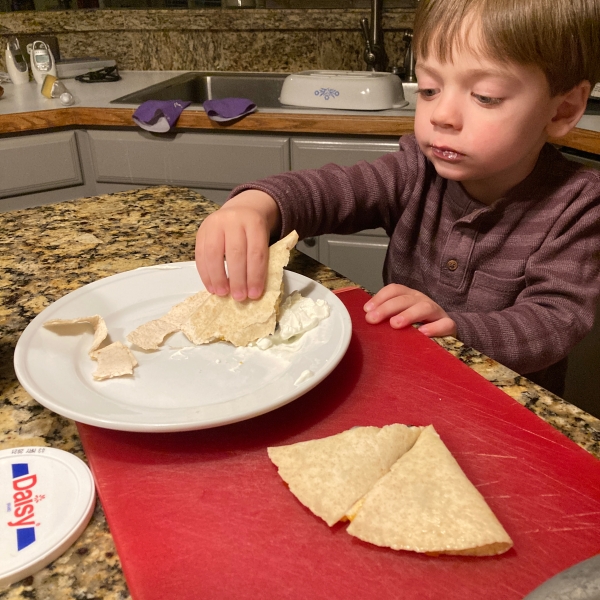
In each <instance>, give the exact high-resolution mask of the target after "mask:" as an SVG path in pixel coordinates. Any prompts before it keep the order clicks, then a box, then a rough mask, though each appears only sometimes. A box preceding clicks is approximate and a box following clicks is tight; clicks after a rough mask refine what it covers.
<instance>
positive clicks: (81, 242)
mask: <svg viewBox="0 0 600 600" xmlns="http://www.w3.org/2000/svg"><path fill="white" fill-rule="evenodd" d="M215 209H216V205H214V204H213V203H211V202H209V201H207V200H206V199H205V198H203V197H202V196H200V195H198V194H196V193H194V192H192V191H190V190H187V189H184V188H172V187H157V188H151V189H144V190H138V191H132V192H123V193H119V194H113V195H109V196H99V197H95V198H88V199H82V200H77V201H74V202H64V203H61V204H54V205H51V206H44V207H39V208H33V209H28V210H23V211H16V212H12V213H5V214H1V215H0V430H1V432H2V433H1V435H0V449H4V448H11V447H15V446H33V445H35V446H52V447H55V448H60V449H62V450H67V451H69V452H72V453H74V454H76V455H77V456H79V457H80V458H83V459H84V460H85V456H84V454H83V450H82V447H81V444H80V441H79V437H78V435H77V430H76V427H75V425H74V423H73V422H72V421H70V420H68V419H65V418H63V417H61V416H59V415H56V414H54V413H52V412H50V411H49V410H47V409H45V408H43V407H42V406H40V405H39V404H38V403H37V402H35V401H34V400H33V399H32V398H31V397H30V396H29V395H28V394H27V393H26V392H25V391H24V390H23V389H22V388H21V386H20V385H19V383H18V382H17V380H16V377H15V374H14V370H13V353H14V347H15V344H16V342H17V340H18V338H19V335H20V333H21V332H22V331H23V329H24V328H25V327H26V325H27V324H28V323H29V321H31V319H32V318H33V317H34V316H35V315H36V314H37V313H39V312H40V311H41V310H43V309H44V308H45V307H46V306H48V305H49V304H51V303H52V302H54V301H55V300H57V299H59V298H60V297H62V296H64V295H65V294H66V293H68V292H70V291H71V290H74V289H77V288H79V287H81V286H82V285H85V284H87V283H90V282H92V281H95V280H97V279H100V278H102V277H107V276H109V275H114V274H116V273H120V272H122V271H126V270H130V269H135V268H137V267H141V266H148V265H154V264H158V263H168V262H178V261H185V260H192V259H193V253H194V238H195V232H196V229H197V227H198V224H199V223H200V222H201V221H202V219H203V218H204V217H205V216H207V215H208V214H210V213H211V212H212V211H213V210H215ZM290 268H291V269H292V270H294V271H297V272H300V273H302V274H304V275H306V276H308V277H311V278H313V279H316V280H317V281H319V282H321V283H322V284H323V285H325V286H326V287H328V288H329V289H339V288H342V287H346V286H348V285H351V284H352V282H350V281H349V280H348V279H345V278H343V277H340V276H339V275H338V274H337V273H335V272H334V271H332V270H331V269H328V268H327V267H323V266H322V265H320V264H319V263H316V262H315V261H313V260H312V259H310V258H308V257H306V256H304V255H303V254H300V253H295V254H294V256H293V259H292V261H291V263H290ZM438 343H440V345H442V346H443V347H444V348H446V349H447V350H448V351H450V352H452V353H453V354H454V355H456V356H457V357H458V358H459V359H460V360H462V361H463V362H465V363H466V364H468V365H469V366H471V367H472V368H473V369H474V370H476V371H477V372H479V373H480V374H481V375H483V376H484V377H486V378H487V379H489V380H490V381H492V382H493V383H495V384H496V385H497V386H499V387H500V388H501V389H503V390H504V391H505V392H506V393H507V394H509V395H510V396H512V397H513V398H514V399H515V400H517V401H518V402H520V403H521V404H523V405H525V406H527V408H529V409H530V410H532V411H533V412H535V413H536V414H538V415H539V416H540V417H542V418H543V419H545V420H546V421H548V422H549V423H551V424H552V425H554V426H555V427H556V428H557V429H558V430H559V431H561V432H563V433H564V434H565V435H567V436H569V437H570V438H572V439H573V440H574V441H575V442H577V443H578V444H579V445H580V446H582V447H583V448H585V449H586V450H588V451H589V452H591V453H592V454H594V455H595V456H597V457H599V458H600V421H599V420H598V419H596V418H594V417H592V416H590V415H588V414H586V413H584V412H583V411H581V410H579V409H577V408H575V407H573V406H571V405H569V404H567V403H566V402H564V401H562V400H560V399H559V398H557V397H555V396H553V395H552V394H549V393H548V392H546V391H545V390H543V389H541V388H539V387H537V386H535V385H533V384H532V383H530V382H529V381H528V380H526V379H524V378H522V377H519V376H518V375H517V374H516V373H513V372H512V371H509V370H508V369H506V368H505V367H502V366H501V365H499V364H498V363H496V362H495V361H492V360H490V359H489V358H487V357H485V356H483V355H481V354H480V353H478V352H476V351H475V350H473V349H470V348H465V347H464V346H462V344H460V342H457V341H456V340H455V339H454V338H443V339H440V340H438ZM25 598H30V599H31V598H33V599H38V600H42V599H43V600H63V599H68V598H74V599H81V600H83V599H86V600H93V599H106V600H124V599H127V598H130V596H129V592H128V590H127V585H126V583H125V580H124V578H123V574H122V572H121V568H120V563H119V559H118V556H117V554H116V551H115V547H114V544H113V540H112V537H111V535H110V532H109V530H108V527H107V524H106V521H105V518H104V513H103V511H102V508H101V506H100V505H99V504H98V506H97V507H96V511H95V513H94V516H93V517H92V520H91V522H90V524H89V526H88V527H87V529H86V531H85V532H84V534H83V535H82V536H81V538H80V539H79V540H78V541H77V542H76V543H75V544H74V545H73V546H72V547H71V548H70V549H69V550H68V551H67V552H66V553H65V554H64V555H63V556H62V557H60V558H59V559H57V560H56V561H54V563H52V564H51V565H49V566H48V567H46V568H45V569H42V570H41V571H40V572H38V573H36V574H35V575H33V576H32V577H29V578H27V579H25V580H23V581H21V582H18V583H14V584H13V585H11V586H10V587H9V588H6V589H3V590H0V599H2V600H17V599H19V600H20V599H25Z"/></svg>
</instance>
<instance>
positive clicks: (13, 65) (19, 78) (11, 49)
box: [6, 37, 29, 85]
mask: <svg viewBox="0 0 600 600" xmlns="http://www.w3.org/2000/svg"><path fill="white" fill-rule="evenodd" d="M6 70H7V71H8V74H9V76H10V79H11V81H12V82H13V83H14V84H16V85H20V84H22V83H29V68H28V67H27V60H26V59H25V56H24V55H23V53H22V52H21V47H20V45H19V40H18V39H17V38H16V37H12V38H10V39H9V40H8V42H7V44H6Z"/></svg>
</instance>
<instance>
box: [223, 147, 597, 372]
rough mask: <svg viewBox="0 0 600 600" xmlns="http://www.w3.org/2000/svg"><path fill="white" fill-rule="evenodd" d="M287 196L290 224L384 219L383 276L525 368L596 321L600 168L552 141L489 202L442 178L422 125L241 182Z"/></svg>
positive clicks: (463, 336) (305, 231) (327, 228)
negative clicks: (329, 159) (309, 166)
mask: <svg viewBox="0 0 600 600" xmlns="http://www.w3.org/2000/svg"><path fill="white" fill-rule="evenodd" d="M249 188H255V189H261V190H263V191H265V192H267V193H268V194H270V195H271V196H272V197H273V198H274V199H275V200H276V202H277V204H278V205H279V208H280V210H281V216H282V231H281V235H285V234H287V233H288V232H289V231H291V230H292V229H296V230H297V231H298V234H299V236H300V238H301V239H302V238H305V237H308V236H313V235H320V234H324V233H354V232H357V231H360V230H362V229H371V228H376V227H383V228H384V229H385V231H386V232H387V234H388V235H389V236H390V245H389V249H388V252H387V257H386V260H385V265H384V271H383V275H384V281H385V282H386V283H401V284H403V285H406V286H408V287H411V288H414V289H416V290H419V291H421V292H423V293H424V294H426V295H427V296H429V297H430V298H431V299H433V300H434V301H435V302H437V303H438V304H439V305H440V306H442V308H443V309H444V310H445V311H446V312H448V313H449V315H450V317H451V318H452V319H453V320H454V321H455V322H456V326H457V329H458V334H457V337H458V339H460V340H461V341H463V342H464V343H465V344H467V345H469V346H472V347H474V348H476V349H478V350H480V351H481V352H483V353H484V354H487V355H488V356H490V357H492V358H494V359H496V360H497V361H499V362H501V363H503V364H504V365H506V366H508V367H509V368H511V369H513V370H515V371H517V372H519V373H532V372H535V371H539V370H542V369H545V368H546V367H548V366H550V365H553V364H554V363H557V362H558V361H560V360H561V359H562V358H564V357H565V356H566V355H567V354H568V353H569V351H570V350H571V349H572V348H573V346H575V344H577V342H579V341H580V340H581V339H582V338H583V337H584V336H585V334H586V333H587V332H588V331H589V330H590V329H591V327H592V325H593V321H594V309H595V304H596V301H597V298H598V294H599V293H600V172H598V171H594V170H592V169H586V168H584V167H582V166H581V165H579V164H577V163H573V162H570V161H568V160H566V159H565V158H564V157H563V156H562V155H561V154H560V153H559V152H558V151H557V150H556V149H554V148H553V147H552V146H551V145H549V144H547V145H546V146H545V147H544V148H543V149H542V152H541V154H540V158H539V160H538V162H537V165H536V167H535V169H534V171H533V172H532V173H531V174H530V175H529V176H528V177H527V178H526V179H525V180H524V181H522V182H521V183H520V184H519V185H517V186H515V187H514V188H513V189H512V190H511V191H510V192H509V193H508V194H507V196H506V197H504V198H501V199H500V200H498V201H497V202H495V203H494V204H493V205H492V206H486V205H484V204H482V203H480V202H478V201H477V200H473V199H472V198H471V197H470V196H468V194H466V192H465V191H464V190H463V188H462V186H461V185H460V184H459V183H457V182H454V181H449V180H447V179H444V178H442V177H440V176H439V175H438V174H437V173H436V171H435V169H434V168H433V165H432V164H431V163H430V162H429V161H428V160H427V159H426V158H425V156H424V155H423V154H422V153H421V151H420V150H419V147H418V145H417V143H416V140H415V138H414V136H412V135H411V136H405V137H402V138H401V139H400V151H399V152H394V153H391V154H388V155H385V156H383V157H381V158H379V159H377V160H375V161H374V162H372V163H367V162H364V161H363V162H360V163H358V164H356V165H354V166H352V167H340V166H336V165H326V166H325V167H323V168H321V169H317V170H310V171H296V172H291V173H284V174H281V175H276V176H273V177H269V178H267V179H264V180H262V181H258V182H252V183H248V184H245V185H243V186H240V187H238V188H236V189H235V190H234V192H233V195H235V194H236V193H239V192H240V191H242V190H244V189H249Z"/></svg>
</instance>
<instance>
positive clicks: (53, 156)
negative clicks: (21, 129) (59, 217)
mask: <svg viewBox="0 0 600 600" xmlns="http://www.w3.org/2000/svg"><path fill="white" fill-rule="evenodd" d="M83 187H84V178H83V172H82V168H81V164H80V160H79V153H78V149H77V139H76V132H74V131H61V132H53V133H44V134H38V135H26V136H19V137H6V138H2V139H0V210H2V211H7V210H14V209H16V208H24V207H26V206H31V198H32V197H34V198H37V199H39V201H38V204H46V203H48V202H52V201H54V202H58V201H60V200H62V199H64V195H65V194H64V193H63V192H62V191H61V190H63V189H64V188H70V189H71V190H73V189H75V190H76V191H75V192H73V191H71V192H70V193H75V194H77V197H81V196H83V195H85V193H82V188H83ZM50 191H51V193H50V194H47V195H46V196H44V194H45V193H48V192H50ZM67 195H68V194H67ZM49 197H50V198H52V199H50V200H49V199H48V198H49ZM28 200H29V201H28Z"/></svg>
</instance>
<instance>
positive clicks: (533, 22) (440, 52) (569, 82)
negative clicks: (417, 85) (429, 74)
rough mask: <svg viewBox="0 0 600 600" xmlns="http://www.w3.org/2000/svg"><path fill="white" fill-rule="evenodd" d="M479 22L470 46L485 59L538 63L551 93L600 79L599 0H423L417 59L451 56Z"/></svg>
mask: <svg viewBox="0 0 600 600" xmlns="http://www.w3.org/2000/svg"><path fill="white" fill-rule="evenodd" d="M470 22H477V23H478V24H480V26H481V40H478V44H477V45H476V46H475V47H473V48H471V49H473V50H475V51H477V52H483V54H484V55H485V56H486V57H487V58H491V59H493V60H506V61H510V62H514V63H517V64H522V65H536V66H538V67H539V68H540V69H541V70H542V71H543V72H544V74H545V75H546V78H547V79H548V83H549V85H550V93H551V95H552V96H556V95H558V94H563V93H566V92H568V91H569V90H571V89H572V88H573V87H574V86H576V85H577V84H578V83H581V82H582V81H586V80H587V81H589V82H590V83H591V84H592V86H594V84H595V83H596V82H598V81H600V1H599V0H421V2H420V4H419V7H418V9H417V15H416V18H415V26H414V40H413V44H414V48H415V53H416V55H417V59H418V58H427V56H428V54H429V53H432V54H433V55H434V56H435V57H436V58H437V59H438V60H440V61H442V62H446V61H451V60H452V50H453V48H457V47H458V48H460V47H465V45H466V43H467V42H466V40H465V32H466V31H468V27H469V23H470Z"/></svg>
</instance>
